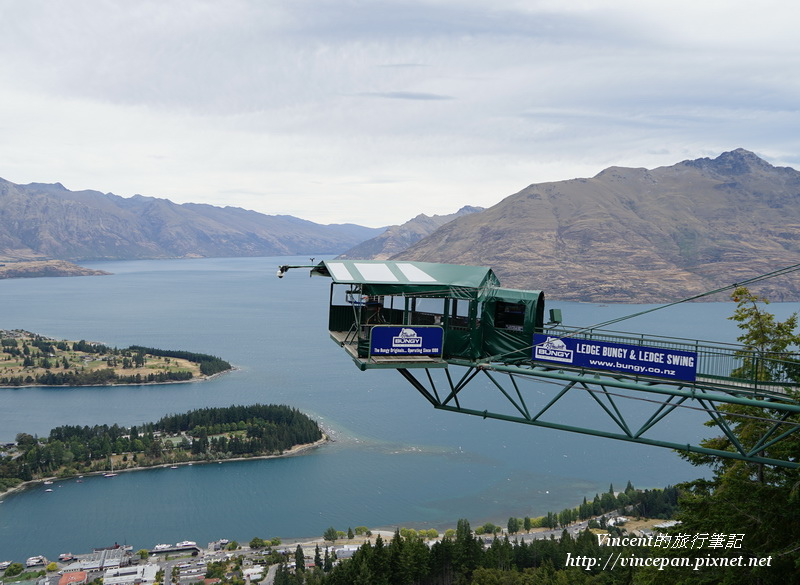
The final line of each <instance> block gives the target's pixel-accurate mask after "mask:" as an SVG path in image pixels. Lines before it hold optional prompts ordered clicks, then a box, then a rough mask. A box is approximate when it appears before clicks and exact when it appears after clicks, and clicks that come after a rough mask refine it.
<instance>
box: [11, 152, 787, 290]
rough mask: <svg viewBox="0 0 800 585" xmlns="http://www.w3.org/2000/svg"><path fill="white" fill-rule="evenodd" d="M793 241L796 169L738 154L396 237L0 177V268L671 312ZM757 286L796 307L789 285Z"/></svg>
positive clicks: (529, 199)
mask: <svg viewBox="0 0 800 585" xmlns="http://www.w3.org/2000/svg"><path fill="white" fill-rule="evenodd" d="M798 228H800V172H798V171H796V170H794V169H792V168H789V167H776V166H773V165H771V164H769V163H768V162H766V161H764V160H763V159H761V158H759V157H758V156H757V155H755V154H754V153H752V152H749V151H747V150H744V149H741V148H740V149H736V150H733V151H730V152H725V153H722V154H721V155H719V156H718V157H716V158H713V159H712V158H700V159H696V160H686V161H683V162H680V163H677V164H675V165H672V166H665V167H658V168H655V169H645V168H627V167H610V168H608V169H605V170H603V171H601V172H600V173H598V174H597V175H596V176H594V177H592V178H578V179H570V180H565V181H557V182H548V183H537V184H533V185H530V186H528V187H526V188H525V189H523V190H522V191H520V192H519V193H516V194H514V195H510V196H508V197H506V198H505V199H503V200H502V201H500V202H499V203H498V204H496V205H494V206H492V207H490V208H488V209H480V208H475V207H469V206H466V207H463V208H462V209H460V210H459V211H458V212H457V213H454V214H451V215H442V216H438V215H437V216H433V217H428V216H425V215H419V216H417V217H415V218H414V219H412V220H410V221H409V222H406V223H404V224H402V225H396V226H391V227H389V228H366V227H363V226H357V225H352V224H343V225H320V224H315V223H313V222H309V221H305V220H302V219H298V218H295V217H291V216H272V215H264V214H261V213H256V212H254V211H247V210H244V209H240V208H233V207H215V206H212V205H201V204H182V205H178V204H175V203H172V202H170V201H168V200H166V199H156V198H152V197H143V196H140V195H136V196H134V197H131V198H123V197H119V196H116V195H113V194H111V193H106V194H103V193H100V192H98V191H77V192H74V191H69V190H67V189H65V188H64V187H63V186H62V185H60V184H58V183H56V184H52V185H48V184H39V183H32V184H29V185H16V184H14V183H10V182H8V181H4V180H2V179H0V261H15V260H31V259H59V260H71V261H80V260H97V259H120V260H124V259H135V258H190V257H203V256H278V255H305V254H330V255H337V254H338V255H340V256H341V257H346V258H351V259H386V258H392V259H403V260H419V261H430V262H449V263H455V264H476V265H484V266H490V267H492V268H493V269H494V271H495V272H496V273H497V274H498V276H499V277H500V279H501V281H502V282H503V285H504V286H509V287H515V288H527V289H534V290H543V291H545V293H546V294H547V296H548V297H550V298H558V299H563V300H576V301H591V302H665V301H676V300H680V299H683V298H687V297H691V296H694V295H699V294H702V293H705V292H707V291H713V290H716V289H717V288H721V287H724V286H726V285H729V284H732V283H735V282H741V281H743V280H745V279H748V278H751V277H753V276H756V275H759V274H764V273H768V272H771V271H774V270H776V269H778V268H783V267H786V266H790V265H795V264H800V229H798ZM752 288H753V289H754V290H755V291H757V292H759V293H760V294H762V295H764V296H767V297H768V298H769V299H770V300H773V301H789V300H800V278H797V277H795V276H794V275H789V276H784V277H781V278H775V279H771V280H767V281H765V282H764V283H763V284H760V285H759V286H757V287H752ZM708 298H710V299H713V300H726V299H727V296H721V295H718V296H716V297H708Z"/></svg>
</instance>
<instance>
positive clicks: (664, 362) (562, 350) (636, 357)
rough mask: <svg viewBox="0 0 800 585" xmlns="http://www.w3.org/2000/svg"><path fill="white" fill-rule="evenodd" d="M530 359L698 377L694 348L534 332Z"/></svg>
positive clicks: (644, 373)
mask: <svg viewBox="0 0 800 585" xmlns="http://www.w3.org/2000/svg"><path fill="white" fill-rule="evenodd" d="M533 359H534V360H536V361H542V362H554V363H559V364H564V365H565V366H567V365H568V366H573V367H578V368H591V369H595V370H613V371H616V372H625V373H626V374H638V375H642V376H656V377H659V378H671V379H673V380H683V381H687V382H693V381H694V380H695V378H696V377H697V353H695V352H693V351H681V350H677V349H664V348H662V347H645V346H642V345H629V344H626V343H612V342H609V341H596V340H594V339H575V338H572V337H551V336H549V335H541V334H536V335H534V336H533Z"/></svg>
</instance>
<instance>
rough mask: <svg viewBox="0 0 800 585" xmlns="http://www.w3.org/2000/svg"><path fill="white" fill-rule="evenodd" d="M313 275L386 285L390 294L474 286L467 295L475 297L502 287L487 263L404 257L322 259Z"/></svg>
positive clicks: (443, 291) (340, 281) (461, 291)
mask: <svg viewBox="0 0 800 585" xmlns="http://www.w3.org/2000/svg"><path fill="white" fill-rule="evenodd" d="M311 274H312V275H314V274H316V275H320V276H330V277H331V278H332V279H333V281H334V282H335V283H337V284H364V285H374V286H379V287H380V286H386V287H389V288H390V289H391V294H398V293H400V292H403V291H404V290H406V291H407V292H412V291H415V292H423V291H425V290H430V291H431V292H433V291H436V293H438V294H441V295H443V296H444V295H447V294H448V293H453V292H456V291H458V294H457V296H463V295H464V293H465V292H466V291H465V290H464V289H471V290H472V292H471V294H469V295H468V296H471V297H476V296H478V295H480V294H481V293H482V292H485V291H486V290H487V289H490V288H494V287H497V286H500V280H499V279H498V278H497V276H495V274H494V272H492V269H491V268H486V267H485V266H463V265H460V264H437V263H433V262H407V261H402V260H323V261H322V262H320V263H319V264H318V265H317V266H315V267H314V268H313V269H312V270H311ZM387 292H388V290H387Z"/></svg>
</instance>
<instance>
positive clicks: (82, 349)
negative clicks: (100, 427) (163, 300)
mask: <svg viewBox="0 0 800 585" xmlns="http://www.w3.org/2000/svg"><path fill="white" fill-rule="evenodd" d="M0 349H1V350H2V351H1V352H0V386H92V385H104V386H109V385H114V384H163V383H167V382H186V381H190V380H199V379H204V378H207V377H209V376H213V375H215V374H219V373H222V372H226V371H228V370H231V369H232V366H231V364H229V363H228V362H226V361H225V360H222V359H220V358H218V357H214V356H211V355H206V354H201V353H192V352H188V351H174V350H161V349H155V348H150V347H142V346H138V345H132V346H130V347H128V348H126V349H118V348H115V347H114V348H112V347H108V346H106V345H104V344H102V343H96V342H90V341H85V340H81V341H60V340H55V339H51V338H49V337H44V336H41V335H37V334H35V333H30V332H29V331H23V330H21V329H15V330H13V331H6V330H0Z"/></svg>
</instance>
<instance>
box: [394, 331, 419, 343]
mask: <svg viewBox="0 0 800 585" xmlns="http://www.w3.org/2000/svg"><path fill="white" fill-rule="evenodd" d="M392 347H422V338H421V337H420V336H419V335H417V332H416V331H414V330H413V329H409V328H407V327H404V328H403V329H401V330H400V335H397V336H396V337H392Z"/></svg>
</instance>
